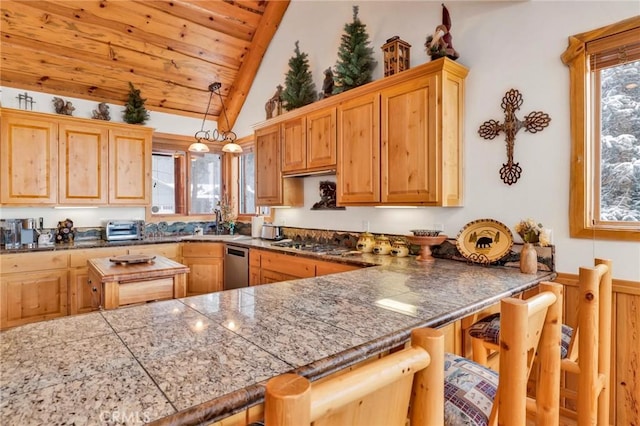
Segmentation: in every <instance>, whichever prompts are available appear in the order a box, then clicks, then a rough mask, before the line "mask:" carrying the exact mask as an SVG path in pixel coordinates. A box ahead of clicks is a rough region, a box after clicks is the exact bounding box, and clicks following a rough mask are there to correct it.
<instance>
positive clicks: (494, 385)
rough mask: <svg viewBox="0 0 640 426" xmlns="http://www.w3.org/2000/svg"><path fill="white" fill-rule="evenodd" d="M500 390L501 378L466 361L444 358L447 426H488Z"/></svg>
mask: <svg viewBox="0 0 640 426" xmlns="http://www.w3.org/2000/svg"><path fill="white" fill-rule="evenodd" d="M497 389H498V374H497V373H496V372H495V371H493V370H490V369H488V368H486V367H483V366H481V365H480V364H477V363H475V362H473V361H471V360H469V359H467V358H463V357H461V356H458V355H453V354H448V353H447V354H445V359H444V399H445V403H444V417H445V422H444V423H445V425H447V426H458V425H478V426H480V425H486V424H487V423H488V421H489V416H490V415H491V407H492V405H493V400H494V399H495V396H496V390H497Z"/></svg>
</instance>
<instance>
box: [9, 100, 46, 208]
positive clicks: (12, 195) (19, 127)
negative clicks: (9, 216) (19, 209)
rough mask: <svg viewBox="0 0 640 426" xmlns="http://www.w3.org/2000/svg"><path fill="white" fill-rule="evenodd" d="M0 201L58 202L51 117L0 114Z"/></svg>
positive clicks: (18, 202) (22, 202) (28, 114)
mask: <svg viewBox="0 0 640 426" xmlns="http://www.w3.org/2000/svg"><path fill="white" fill-rule="evenodd" d="M1 128H2V141H1V143H0V158H1V160H0V165H1V167H0V169H1V171H0V181H1V182H0V202H2V203H3V204H23V205H29V204H55V203H56V202H57V200H58V161H57V158H58V155H57V154H58V134H57V132H58V126H57V121H56V120H55V119H54V118H48V117H46V116H43V115H36V114H34V113H23V112H16V113H13V112H9V111H6V110H5V111H3V112H2V123H1Z"/></svg>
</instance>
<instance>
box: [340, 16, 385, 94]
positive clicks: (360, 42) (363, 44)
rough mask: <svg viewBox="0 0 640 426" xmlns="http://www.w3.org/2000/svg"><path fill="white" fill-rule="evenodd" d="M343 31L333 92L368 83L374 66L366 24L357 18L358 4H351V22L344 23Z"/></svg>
mask: <svg viewBox="0 0 640 426" xmlns="http://www.w3.org/2000/svg"><path fill="white" fill-rule="evenodd" d="M344 31H345V34H343V35H342V42H341V44H340V48H339V50H338V62H337V63H336V68H335V82H336V85H335V87H334V89H333V93H340V92H344V91H347V90H349V89H353V88H355V87H358V86H362V85H363V84H366V83H369V82H370V81H371V76H372V74H373V69H374V68H375V66H376V61H375V60H374V59H373V49H372V48H371V47H370V46H369V43H370V42H369V34H367V30H366V25H364V24H363V23H362V22H360V19H358V6H353V22H351V23H348V24H345V26H344Z"/></svg>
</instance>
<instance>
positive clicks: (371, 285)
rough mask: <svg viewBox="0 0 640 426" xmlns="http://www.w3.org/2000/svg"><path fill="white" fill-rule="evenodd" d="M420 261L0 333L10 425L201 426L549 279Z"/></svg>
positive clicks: (0, 385)
mask: <svg viewBox="0 0 640 426" xmlns="http://www.w3.org/2000/svg"><path fill="white" fill-rule="evenodd" d="M554 277H555V273H551V272H539V273H538V274H536V275H526V274H522V273H520V272H519V270H517V269H515V268H508V267H485V266H478V265H471V264H467V263H464V262H457V261H451V260H445V259H438V260H436V261H435V262H433V263H421V262H417V261H416V260H415V258H413V257H408V258H401V259H393V261H391V262H389V263H388V264H387V265H383V266H376V267H370V268H365V269H361V270H356V271H351V272H345V273H341V274H334V275H328V276H322V277H316V278H308V279H302V280H295V281H286V282H281V283H275V284H269V285H262V286H257V287H248V288H242V289H237V290H229V291H224V292H218V293H211V294H206V295H202V296H194V297H188V298H183V299H176V300H168V301H161V302H154V303H148V304H144V305H138V306H132V307H124V308H120V309H116V310H111V311H101V312H94V313H90V314H84V315H77V316H72V317H66V318H60V319H55V320H52V321H46V322H40V323H34V324H28V325H25V326H21V327H17V328H13V329H10V330H7V331H5V332H2V333H0V349H1V351H2V367H1V368H2V370H1V373H2V374H1V376H0V392H1V393H0V399H1V402H0V420H2V422H3V423H6V424H47V425H52V424H63V423H64V424H76V425H81V424H119V423H127V424H139V423H147V422H154V423H158V424H200V423H205V424H206V423H207V422H211V421H215V420H218V419H222V418H225V417H227V416H230V415H232V414H233V413H235V412H239V411H244V410H246V409H247V408H248V407H251V406H253V405H255V404H258V403H260V402H261V400H262V396H263V392H264V383H265V382H266V381H267V380H268V379H270V378H271V377H273V376H276V375H278V374H281V373H284V372H289V371H295V372H297V373H300V374H303V375H305V376H307V377H309V378H310V379H311V380H316V379H318V378H321V377H324V376H326V375H328V374H331V373H333V372H335V371H339V370H342V369H344V368H347V367H349V366H351V365H353V364H355V363H358V362H360V361H362V360H365V359H367V358H370V357H372V356H375V355H376V354H379V353H383V352H384V351H386V350H389V349H391V348H394V347H397V346H398V345H401V344H403V343H404V342H405V341H407V340H408V338H409V334H410V330H411V329H413V328H416V327H424V326H430V327H439V326H444V325H446V324H448V323H451V322H453V321H455V320H457V319H459V318H462V317H464V316H466V315H468V314H471V313H473V312H476V311H479V310H480V309H482V308H484V307H486V306H489V305H492V304H494V303H495V302H497V301H499V300H500V299H502V298H504V297H507V296H510V295H513V294H515V293H518V292H521V291H523V290H526V289H528V288H530V287H533V286H535V285H536V284H537V283H538V282H540V281H542V280H550V279H553V278H554Z"/></svg>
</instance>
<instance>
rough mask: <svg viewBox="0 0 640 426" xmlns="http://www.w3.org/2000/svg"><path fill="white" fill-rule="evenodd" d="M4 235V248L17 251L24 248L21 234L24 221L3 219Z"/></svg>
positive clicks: (1, 235) (1, 222) (0, 236)
mask: <svg viewBox="0 0 640 426" xmlns="http://www.w3.org/2000/svg"><path fill="white" fill-rule="evenodd" d="M0 229H1V230H2V233H1V234H0V238H1V239H2V247H4V248H5V249H7V250H8V249H16V248H20V247H21V246H22V241H21V237H20V234H21V233H22V219H3V220H2V221H0Z"/></svg>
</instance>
